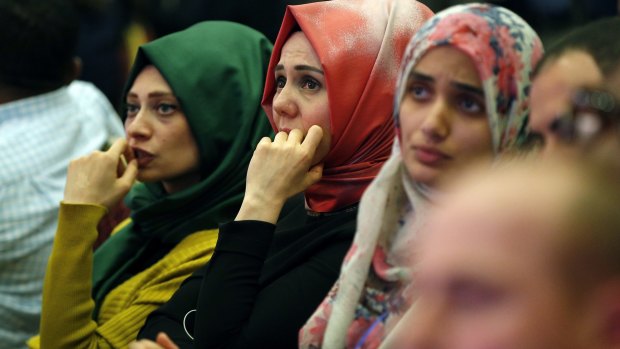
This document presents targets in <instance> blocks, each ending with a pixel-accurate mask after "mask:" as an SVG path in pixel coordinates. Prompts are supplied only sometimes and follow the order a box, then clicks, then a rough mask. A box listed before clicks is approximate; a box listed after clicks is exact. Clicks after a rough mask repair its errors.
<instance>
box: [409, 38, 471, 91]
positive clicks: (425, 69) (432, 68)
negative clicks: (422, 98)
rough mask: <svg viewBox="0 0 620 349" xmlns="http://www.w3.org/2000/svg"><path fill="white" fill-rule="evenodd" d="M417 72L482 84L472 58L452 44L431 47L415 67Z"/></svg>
mask: <svg viewBox="0 0 620 349" xmlns="http://www.w3.org/2000/svg"><path fill="white" fill-rule="evenodd" d="M413 70H414V71H415V72H418V73H421V74H425V75H430V76H432V77H436V78H437V77H445V78H447V79H449V80H457V81H459V82H464V83H467V84H470V85H475V86H480V85H481V82H480V77H479V76H478V71H477V70H476V66H475V65H474V62H473V61H472V59H471V58H470V57H469V56H468V55H467V54H465V53H464V52H463V51H461V50H459V49H457V48H455V47H452V46H439V47H435V48H432V49H430V50H429V51H428V52H426V53H425V54H424V55H423V56H422V57H421V58H420V60H419V61H418V62H417V63H416V64H415V66H414V67H413Z"/></svg>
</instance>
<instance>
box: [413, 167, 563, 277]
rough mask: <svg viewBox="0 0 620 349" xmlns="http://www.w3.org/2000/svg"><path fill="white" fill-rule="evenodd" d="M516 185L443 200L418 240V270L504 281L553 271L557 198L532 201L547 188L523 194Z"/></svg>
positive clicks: (505, 183) (498, 183)
mask: <svg viewBox="0 0 620 349" xmlns="http://www.w3.org/2000/svg"><path fill="white" fill-rule="evenodd" d="M515 179H516V180H518V178H514V177H513V178H510V180H505V179H504V180H495V181H491V183H481V184H473V185H472V186H470V187H469V188H466V189H464V190H460V191H459V192H457V193H455V194H454V195H452V196H450V197H448V198H449V201H448V202H446V204H445V205H443V206H442V207H440V209H439V210H438V211H436V212H435V214H434V215H433V216H432V217H431V219H430V222H429V224H428V226H427V230H426V231H425V233H424V236H423V238H422V241H421V251H420V259H419V262H420V265H419V267H420V269H421V270H422V271H424V270H426V271H427V272H431V273H440V274H443V275H444V276H447V275H450V274H458V273H466V274H469V273H471V274H476V275H483V274H485V273H486V274H488V275H493V276H496V277H501V278H506V277H509V276H517V275H523V274H524V273H527V271H536V272H543V271H544V270H546V268H545V266H547V268H552V267H553V266H552V261H551V259H552V255H553V253H552V252H553V250H554V248H555V246H556V242H557V241H556V237H557V234H556V231H557V229H558V227H559V225H558V222H559V221H558V219H559V218H560V212H561V209H562V204H561V202H562V201H561V198H562V195H557V196H556V195H541V196H539V197H536V198H533V197H532V193H536V192H537V191H538V192H541V191H542V192H544V191H546V190H547V189H548V188H545V187H544V186H545V185H546V184H544V183H543V182H542V181H539V183H535V182H533V183H530V185H529V186H528V187H529V188H528V189H527V190H524V186H515V185H514V180H515ZM545 182H547V181H545ZM553 190H554V191H555V189H553Z"/></svg>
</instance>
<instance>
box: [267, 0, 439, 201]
mask: <svg viewBox="0 0 620 349" xmlns="http://www.w3.org/2000/svg"><path fill="white" fill-rule="evenodd" d="M430 16H432V12H431V11H430V10H429V9H428V8H427V7H426V6H424V5H422V4H420V3H418V2H417V1H414V0H334V1H328V2H317V3H311V4H305V5H298V6H289V7H288V8H287V10H286V13H285V15H284V20H283V22H282V27H281V28H280V33H279V34H278V38H277V39H276V43H275V47H274V51H273V54H272V56H271V61H270V62H269V70H268V72H267V83H266V84H265V91H264V94H263V100H262V105H263V108H264V109H265V112H266V113H267V115H268V116H269V120H270V121H271V125H272V127H273V128H274V130H275V131H276V132H277V131H278V130H277V126H276V125H275V123H274V122H273V112H272V101H273V96H274V93H275V79H274V69H275V66H276V64H277V63H278V61H279V59H280V53H281V51H282V46H283V45H284V43H285V42H286V40H287V39H288V38H289V36H290V35H291V34H292V32H293V31H294V30H296V28H301V31H303V33H304V34H305V35H306V37H307V38H308V40H309V41H310V43H311V44H312V47H313V48H314V50H315V51H316V53H317V55H318V56H319V59H320V60H321V65H322V68H323V71H324V73H325V80H326V88H327V94H328V99H329V110H330V123H331V130H332V146H331V149H330V151H329V153H328V154H327V156H326V157H325V159H324V170H323V177H322V178H321V180H320V181H319V182H318V183H316V184H314V185H312V186H311V187H310V188H308V189H307V190H306V192H305V196H306V202H307V203H308V206H309V207H310V209H312V210H313V211H316V212H332V211H336V210H339V209H341V208H344V207H347V206H350V205H352V204H355V203H357V202H359V201H360V198H361V196H362V193H363V192H364V190H365V189H366V187H367V186H368V184H370V182H371V181H372V180H373V178H375V176H376V175H377V173H378V172H379V170H380V168H381V166H382V165H383V163H384V162H385V161H386V160H387V159H388V157H389V155H390V150H391V146H392V140H393V137H394V125H393V121H392V108H393V100H394V86H395V84H396V76H397V74H398V68H399V66H400V62H401V59H402V56H403V52H404V50H405V47H406V45H407V42H408V41H409V39H410V38H411V36H412V35H413V34H414V33H415V31H416V30H417V29H418V28H419V27H420V26H421V24H422V23H423V22H424V21H425V20H426V19H427V18H429V17H430Z"/></svg>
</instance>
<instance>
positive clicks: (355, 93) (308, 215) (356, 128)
mask: <svg viewBox="0 0 620 349" xmlns="http://www.w3.org/2000/svg"><path fill="white" fill-rule="evenodd" d="M431 14H432V13H431V12H430V10H428V8H426V7H425V6H424V5H422V4H420V3H418V2H415V1H410V0H335V1H326V2H317V3H312V4H306V5H300V6H291V7H289V8H288V11H287V13H286V15H285V17H284V21H283V24H282V27H281V29H280V34H279V36H278V39H277V41H276V43H275V45H274V54H273V55H272V57H271V62H270V64H269V71H268V73H267V76H268V78H267V83H266V85H265V89H264V95H263V107H264V109H265V111H266V112H267V114H268V116H269V120H270V121H271V124H272V126H273V128H274V130H275V131H276V132H277V135H276V136H275V139H273V140H271V139H268V138H264V139H263V140H262V141H261V142H260V143H259V145H258V146H257V149H256V150H255V152H254V156H253V159H252V161H251V165H250V166H249V169H248V175H247V185H246V191H245V197H244V202H243V204H242V206H241V209H240V211H239V214H238V215H237V217H236V220H235V221H234V222H229V223H226V224H223V225H221V227H220V236H219V240H218V243H217V246H216V251H215V254H214V256H213V259H212V260H211V261H210V262H209V264H208V265H207V266H205V268H203V269H201V270H200V271H199V272H197V273H196V274H195V275H194V276H193V277H192V278H191V279H190V280H189V281H188V282H186V283H185V284H184V285H183V286H182V287H181V289H180V290H179V291H178V292H177V294H175V296H174V297H173V298H172V299H171V301H170V302H169V303H168V304H166V305H165V306H164V307H162V308H160V309H159V310H158V311H157V312H155V313H153V315H152V316H151V317H150V318H149V319H148V320H147V323H146V325H145V327H144V328H143V329H142V331H141V334H140V336H141V337H146V338H151V339H153V338H155V337H156V336H157V333H158V332H159V331H163V332H166V333H168V335H169V336H170V337H172V340H173V341H174V342H176V343H177V344H178V345H179V346H181V347H196V348H216V347H217V348H295V347H297V335H298V332H299V328H301V326H302V325H303V323H304V322H305V321H306V319H307V318H308V316H310V314H311V313H312V311H313V310H314V309H315V308H316V307H317V306H318V304H319V303H320V302H321V300H322V299H323V297H324V296H325V294H326V293H327V291H329V288H330V287H331V286H332V285H333V283H334V282H335V281H336V279H337V277H338V271H339V268H340V265H341V264H342V260H343V258H344V256H345V254H346V252H347V250H348V249H349V247H350V245H351V241H352V239H353V235H354V232H355V217H356V215H357V204H358V202H359V200H360V198H361V195H362V192H363V191H364V190H365V189H366V187H367V186H368V184H369V183H370V182H371V181H372V179H373V178H375V176H376V175H377V173H379V170H380V168H381V166H382V165H383V163H384V161H385V160H386V159H387V158H388V157H389V154H390V149H391V145H392V139H393V133H392V132H393V122H392V104H391V102H392V100H393V97H394V95H393V93H394V92H393V91H394V88H393V86H394V84H395V83H396V76H397V73H398V67H399V65H400V62H401V60H402V57H403V53H404V50H405V47H406V45H407V42H408V41H409V39H410V38H411V35H413V33H414V32H415V30H417V28H419V27H420V25H421V24H422V23H423V21H424V20H426V19H427V18H429V17H430V16H431ZM314 125H318V126H320V127H317V126H314ZM302 140H303V141H302ZM300 192H303V193H301V194H300V195H296V194H298V193H300ZM292 195H294V196H293V197H292V198H291V199H289V200H287V199H288V198H289V197H290V196H292ZM285 201H286V204H284V202H285ZM141 344H145V345H146V342H142V343H141ZM151 344H153V343H151ZM136 345H139V344H136Z"/></svg>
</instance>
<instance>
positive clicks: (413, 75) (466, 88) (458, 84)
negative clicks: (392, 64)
mask: <svg viewBox="0 0 620 349" xmlns="http://www.w3.org/2000/svg"><path fill="white" fill-rule="evenodd" d="M409 79H414V80H417V81H424V82H435V78H433V77H432V76H430V75H426V74H422V73H419V72H416V71H411V73H409ZM450 85H452V86H453V87H454V88H456V89H458V90H461V91H466V92H470V93H473V94H476V95H478V96H480V97H484V91H482V89H481V88H479V87H475V86H472V85H469V84H465V83H462V82H456V81H452V82H450Z"/></svg>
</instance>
